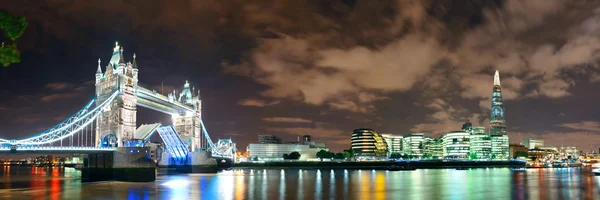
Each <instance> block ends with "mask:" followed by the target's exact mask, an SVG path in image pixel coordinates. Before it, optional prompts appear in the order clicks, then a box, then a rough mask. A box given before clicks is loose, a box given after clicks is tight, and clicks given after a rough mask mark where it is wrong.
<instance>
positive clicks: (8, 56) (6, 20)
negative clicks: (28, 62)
mask: <svg viewBox="0 0 600 200" xmlns="http://www.w3.org/2000/svg"><path fill="white" fill-rule="evenodd" d="M27 25H28V23H27V21H26V19H25V17H21V16H15V15H12V14H10V13H8V12H5V11H0V30H2V34H3V36H5V37H7V38H8V39H9V40H5V39H4V38H0V39H1V40H2V43H1V44H0V63H1V64H2V65H3V66H4V67H7V66H8V65H10V64H12V63H19V62H21V58H20V57H21V54H20V53H19V50H18V49H17V44H16V43H15V41H16V40H17V39H18V38H19V37H21V35H23V32H24V31H25V28H27ZM8 42H10V43H8Z"/></svg>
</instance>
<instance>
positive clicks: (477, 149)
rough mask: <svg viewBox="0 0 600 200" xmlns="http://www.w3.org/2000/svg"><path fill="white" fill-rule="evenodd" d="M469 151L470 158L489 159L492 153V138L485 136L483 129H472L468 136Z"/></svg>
mask: <svg viewBox="0 0 600 200" xmlns="http://www.w3.org/2000/svg"><path fill="white" fill-rule="evenodd" d="M469 140H470V144H471V149H470V158H472V159H489V158H490V154H491V153H492V138H491V137H490V135H488V134H485V128H484V127H473V128H472V129H471V134H470V136H469Z"/></svg>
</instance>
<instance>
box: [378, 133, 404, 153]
mask: <svg viewBox="0 0 600 200" xmlns="http://www.w3.org/2000/svg"><path fill="white" fill-rule="evenodd" d="M381 136H382V137H383V138H384V139H385V142H386V144H387V149H388V156H390V155H391V154H393V153H402V136H401V135H393V134H381Z"/></svg>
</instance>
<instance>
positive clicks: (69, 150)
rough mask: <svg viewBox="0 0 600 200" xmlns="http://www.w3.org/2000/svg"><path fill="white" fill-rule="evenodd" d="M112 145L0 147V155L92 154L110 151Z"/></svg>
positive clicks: (112, 149)
mask: <svg viewBox="0 0 600 200" xmlns="http://www.w3.org/2000/svg"><path fill="white" fill-rule="evenodd" d="M112 151H114V148H112V147H52V146H47V147H44V146H42V147H16V148H11V147H0V155H7V154H75V153H81V154H92V153H103V152H112Z"/></svg>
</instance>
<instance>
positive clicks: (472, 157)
mask: <svg viewBox="0 0 600 200" xmlns="http://www.w3.org/2000/svg"><path fill="white" fill-rule="evenodd" d="M469 158H470V159H477V154H476V153H469Z"/></svg>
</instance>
